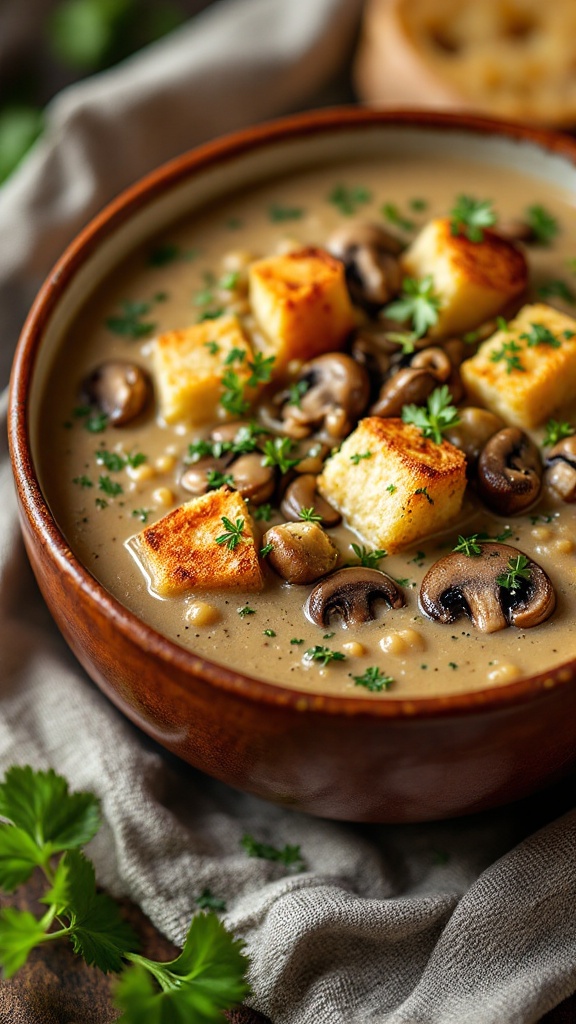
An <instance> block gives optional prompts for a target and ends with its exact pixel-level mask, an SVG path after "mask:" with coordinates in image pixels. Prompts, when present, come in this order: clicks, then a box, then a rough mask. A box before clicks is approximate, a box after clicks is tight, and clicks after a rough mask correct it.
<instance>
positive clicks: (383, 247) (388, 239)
mask: <svg viewBox="0 0 576 1024" xmlns="http://www.w3.org/2000/svg"><path fill="white" fill-rule="evenodd" d="M402 248H403V246H402V243H401V242H400V240H399V239H398V238H396V237H395V236H394V235H391V234H390V233H389V232H388V231H385V230H384V229H383V228H381V227H380V226H379V225H377V224H366V223H358V222H355V223H352V224H347V225H346V226H345V227H343V228H338V230H337V231H335V232H334V233H333V234H332V235H331V236H330V238H329V239H328V243H327V249H328V251H329V252H331V253H332V255H333V256H335V257H336V258H337V259H339V260H342V262H343V264H344V267H345V269H346V280H347V282H348V287H349V289H350V294H351V296H352V299H353V300H355V301H356V302H358V303H359V304H360V305H367V306H372V307H374V306H383V305H384V304H385V303H386V302H389V300H390V299H391V298H392V296H393V295H396V293H397V292H398V290H399V288H400V284H401V280H402V272H401V270H400V264H399V262H398V258H397V257H398V255H399V254H400V252H401V251H402Z"/></svg>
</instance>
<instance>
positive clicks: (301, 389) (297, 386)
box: [288, 380, 310, 409]
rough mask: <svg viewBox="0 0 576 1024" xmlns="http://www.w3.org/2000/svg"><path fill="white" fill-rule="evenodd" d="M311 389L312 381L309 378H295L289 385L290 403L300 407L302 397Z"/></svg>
mask: <svg viewBox="0 0 576 1024" xmlns="http://www.w3.org/2000/svg"><path fill="white" fill-rule="evenodd" d="M309 389H310V382H309V381H307V380H295V381H293V382H292V384H289V385H288V405H295V406H296V407H297V408H298V409H299V408H300V406H301V405H302V399H303V398H304V395H305V394H306V392H307V391H308V390H309Z"/></svg>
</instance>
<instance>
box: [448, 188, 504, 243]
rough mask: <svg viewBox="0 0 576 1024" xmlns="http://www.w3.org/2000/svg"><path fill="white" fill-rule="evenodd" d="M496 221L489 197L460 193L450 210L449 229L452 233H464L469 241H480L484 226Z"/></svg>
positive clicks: (491, 224)
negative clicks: (482, 197)
mask: <svg viewBox="0 0 576 1024" xmlns="http://www.w3.org/2000/svg"><path fill="white" fill-rule="evenodd" d="M495 223H496V214H495V212H494V208H493V206H492V203H491V201H490V200H489V199H474V197H473V196H466V195H460V196H458V198H457V199H456V203H455V204H454V206H453V208H452V210H451V211H450V230H451V232H452V234H453V235H465V237H466V238H467V239H468V241H469V242H482V241H483V240H484V228H490V227H492V226H493V225H494V224H495Z"/></svg>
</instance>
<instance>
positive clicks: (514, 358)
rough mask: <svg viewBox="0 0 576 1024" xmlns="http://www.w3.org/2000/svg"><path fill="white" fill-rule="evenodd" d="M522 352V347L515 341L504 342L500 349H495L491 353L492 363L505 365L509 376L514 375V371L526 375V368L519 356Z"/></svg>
mask: <svg viewBox="0 0 576 1024" xmlns="http://www.w3.org/2000/svg"><path fill="white" fill-rule="evenodd" d="M521 351H522V346H521V345H517V344H516V342H515V341H503V342H502V345H501V346H500V348H498V349H494V350H493V351H492V352H491V353H490V362H491V363H504V365H505V367H506V373H508V374H510V373H512V372H513V370H518V372H519V373H525V372H526V367H525V366H524V363H523V362H522V360H521V359H520V355H519V353H520V352H521Z"/></svg>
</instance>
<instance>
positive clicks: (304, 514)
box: [298, 505, 322, 523]
mask: <svg viewBox="0 0 576 1024" xmlns="http://www.w3.org/2000/svg"><path fill="white" fill-rule="evenodd" d="M298 516H299V518H300V519H302V520H303V521H304V522H305V523H321V522H322V516H321V515H320V514H319V513H318V512H317V511H316V509H315V508H314V506H313V505H312V506H311V507H310V508H304V507H302V508H301V509H300V511H299V512H298Z"/></svg>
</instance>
